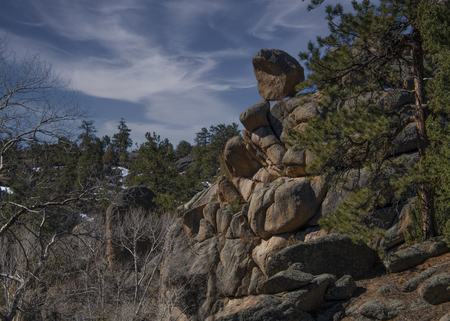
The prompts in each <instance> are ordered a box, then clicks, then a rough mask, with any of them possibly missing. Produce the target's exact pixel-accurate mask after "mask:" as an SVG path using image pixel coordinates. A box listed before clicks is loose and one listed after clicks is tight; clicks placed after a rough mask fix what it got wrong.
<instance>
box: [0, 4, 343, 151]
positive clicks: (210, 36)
mask: <svg viewBox="0 0 450 321" xmlns="http://www.w3.org/2000/svg"><path fill="white" fill-rule="evenodd" d="M328 3H329V4H335V3H336V2H335V0H331V1H329V2H328ZM307 5H308V1H305V2H303V1H301V0H253V1H250V0H244V1H242V0H220V1H214V0H209V1H208V0H185V1H183V0H174V1H172V0H158V1H154V0H95V1H93V0H89V1H85V0H0V8H1V10H0V36H7V37H8V41H9V48H10V49H12V50H14V51H15V52H16V53H17V54H18V55H23V54H25V53H26V52H27V51H28V52H32V53H35V52H38V53H40V55H41V57H42V58H43V59H45V60H46V61H48V62H50V63H51V64H52V67H53V69H54V70H55V71H56V72H57V73H59V74H60V77H61V78H63V79H64V80H66V81H70V85H71V87H72V88H73V89H74V90H76V91H78V92H79V94H80V97H81V99H82V102H83V104H84V105H85V106H87V107H89V109H90V113H91V118H92V119H93V120H94V121H95V124H94V125H95V126H96V128H97V130H98V133H97V135H98V136H99V137H101V136H103V135H110V136H112V135H113V134H114V133H116V132H117V125H118V122H119V120H120V118H121V117H123V118H125V120H126V122H127V125H128V127H129V128H130V129H131V130H132V132H131V134H132V139H133V141H134V142H138V143H142V142H143V141H144V139H145V138H144V134H145V133H146V132H156V134H158V135H160V136H161V137H162V138H168V139H169V140H170V141H171V142H172V143H173V144H174V145H176V144H177V143H178V141H180V140H187V141H189V142H193V139H194V137H195V133H196V132H199V131H200V129H201V128H202V127H209V126H210V125H218V124H220V123H225V124H231V123H232V122H237V123H239V115H240V114H241V112H242V111H244V110H245V109H247V108H248V107H250V106H251V105H253V104H255V103H257V102H258V101H260V100H261V99H262V98H261V97H260V96H259V94H258V90H257V87H256V79H255V76H254V73H253V67H252V63H251V60H252V57H253V56H254V55H255V54H256V53H257V52H258V51H259V50H260V49H262V48H269V49H270V48H276V49H281V50H284V51H286V52H287V53H289V54H290V55H292V56H293V57H295V58H298V53H299V52H300V51H305V50H306V46H307V43H308V41H309V40H314V39H315V37H316V36H317V35H320V34H322V35H324V34H326V32H327V26H326V21H325V19H324V18H325V14H324V8H319V9H318V10H315V11H313V12H308V11H307V9H306V7H307Z"/></svg>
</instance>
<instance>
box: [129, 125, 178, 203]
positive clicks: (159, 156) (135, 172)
mask: <svg viewBox="0 0 450 321" xmlns="http://www.w3.org/2000/svg"><path fill="white" fill-rule="evenodd" d="M145 138H146V139H147V141H146V142H145V143H143V144H142V145H141V146H140V148H139V150H138V155H137V158H136V160H135V161H134V162H133V163H132V164H131V172H130V174H129V175H130V180H129V184H130V185H145V186H147V187H148V188H150V189H151V190H152V191H153V192H154V193H155V194H156V203H157V204H158V206H159V208H160V209H164V210H165V209H172V208H174V207H176V206H178V205H181V203H182V202H184V201H187V197H186V196H187V195H186V192H185V191H184V190H182V189H181V188H180V186H179V185H180V182H181V178H180V175H179V174H178V169H177V166H176V165H175V160H176V153H175V151H174V150H173V146H172V144H171V143H170V142H169V140H168V139H167V138H166V139H163V140H162V139H161V137H160V136H159V135H156V134H155V133H153V135H151V134H150V133H146V134H145Z"/></svg>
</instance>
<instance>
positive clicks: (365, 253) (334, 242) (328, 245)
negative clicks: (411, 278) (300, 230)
mask: <svg viewBox="0 0 450 321" xmlns="http://www.w3.org/2000/svg"><path fill="white" fill-rule="evenodd" d="M297 262H300V263H303V265H304V269H303V271H304V272H306V273H312V274H314V275H318V274H323V273H332V274H334V275H336V276H337V277H342V276H344V275H346V274H349V275H351V276H352V277H353V278H355V279H357V278H361V277H363V276H364V275H365V274H366V273H367V272H369V271H370V270H371V269H372V268H373V267H374V265H375V264H376V263H377V262H378V254H377V253H376V251H374V250H373V249H371V248H369V247H368V246H367V245H366V244H363V243H357V244H355V243H353V242H352V240H351V239H350V237H349V236H347V235H342V234H328V235H325V236H322V237H319V238H316V239H313V240H311V241H308V242H303V243H299V244H296V245H292V246H290V247H287V248H285V249H283V250H282V251H280V252H278V253H276V254H275V255H273V256H272V258H271V259H270V260H269V262H268V265H267V275H268V276H269V277H271V276H273V275H275V274H276V273H278V272H280V271H283V270H286V269H287V268H288V267H289V266H290V265H291V264H293V263H297Z"/></svg>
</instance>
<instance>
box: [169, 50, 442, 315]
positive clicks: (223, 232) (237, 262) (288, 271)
mask: <svg viewBox="0 0 450 321" xmlns="http://www.w3.org/2000/svg"><path fill="white" fill-rule="evenodd" d="M253 66H254V70H255V75H256V78H257V80H258V90H259V92H260V94H261V96H262V97H263V98H264V99H265V100H263V101H260V102H258V103H256V104H255V105H253V106H251V107H250V108H248V109H247V110H245V111H244V112H242V114H241V115H240V121H241V123H242V124H243V126H244V128H245V129H244V130H243V132H242V137H241V136H236V137H234V138H232V139H231V140H229V141H228V143H227V144H226V146H225V150H224V158H225V162H226V166H227V169H228V172H229V174H230V176H229V178H226V177H225V176H223V177H221V178H219V179H218V182H217V187H216V198H215V199H214V200H213V198H214V197H211V195H210V193H209V192H208V193H209V194H208V193H204V194H202V195H200V196H198V197H197V198H196V199H195V202H190V204H189V206H184V207H183V212H184V213H183V215H182V219H181V221H182V223H183V225H184V229H185V231H186V232H187V234H188V235H189V236H190V237H191V238H193V240H195V241H196V244H195V245H194V246H192V247H191V250H190V251H188V252H189V253H186V259H184V261H183V262H184V263H185V264H186V267H185V268H186V270H187V271H194V270H197V269H198V268H199V267H200V266H201V271H202V272H201V273H202V275H203V280H205V282H206V280H208V281H207V282H208V286H206V284H204V285H203V288H205V289H206V288H207V290H206V291H207V293H205V295H204V298H203V301H201V302H199V303H198V304H199V305H201V306H202V307H201V309H200V310H199V311H200V312H198V313H197V314H195V313H192V314H189V313H186V315H185V317H186V318H187V319H189V318H190V319H191V320H197V319H201V320H259V319H264V320H314V318H312V317H311V316H310V315H308V314H307V313H308V312H311V311H315V312H314V315H315V316H317V319H316V320H339V319H340V318H342V317H343V316H352V317H355V318H357V319H361V320H362V319H364V318H366V317H367V318H372V319H383V320H388V319H392V318H395V317H397V316H398V315H400V314H402V313H405V312H404V311H405V310H406V309H407V306H406V303H404V302H403V301H401V300H396V299H391V298H385V299H383V298H376V299H374V300H369V301H365V302H360V303H359V305H358V306H353V307H352V308H346V306H344V305H343V303H342V302H344V301H345V300H347V301H345V302H348V300H350V298H351V297H352V295H354V293H356V292H358V287H357V285H356V283H355V280H356V282H359V280H361V279H362V278H365V277H367V276H370V275H373V274H374V273H375V272H374V271H385V269H387V270H388V271H390V272H397V271H404V270H407V269H410V268H412V267H414V266H417V265H418V264H420V263H422V262H423V261H425V260H426V259H429V258H431V257H435V256H439V255H442V254H443V253H446V252H447V251H448V249H449V248H448V247H447V246H446V244H445V240H443V239H435V240H430V241H428V242H425V243H422V244H419V245H417V246H412V247H405V246H404V245H403V246H402V247H404V248H403V249H400V250H397V248H398V247H399V246H400V245H401V244H402V243H403V242H404V232H405V231H407V230H408V229H409V228H410V225H411V220H410V218H409V216H408V212H409V209H410V208H412V206H413V205H412V204H413V203H414V199H413V198H409V199H408V198H405V199H404V201H403V203H401V204H398V206H396V207H389V208H381V209H377V211H375V212H374V213H373V214H372V216H371V217H370V219H372V220H373V221H374V222H376V224H377V225H378V226H379V227H381V228H382V229H384V230H386V231H387V234H388V235H389V236H390V237H389V238H386V239H381V240H375V241H374V244H372V245H373V247H374V246H375V245H381V246H383V247H384V249H385V250H386V251H388V255H387V256H386V258H385V260H384V262H381V261H380V259H379V256H378V255H377V253H376V252H375V251H374V249H373V248H371V247H369V246H368V245H365V244H355V243H353V242H352V241H351V240H350V238H349V237H348V236H345V235H338V234H327V233H326V232H324V231H322V230H321V229H320V226H319V224H318V219H319V218H320V217H323V216H327V215H332V214H333V212H334V210H335V209H336V208H337V206H338V205H339V203H340V202H342V200H343V199H345V198H346V197H348V195H349V194H348V191H346V190H345V189H340V190H339V189H338V190H335V189H330V188H329V178H328V177H326V176H308V177H306V167H307V166H308V164H310V163H311V162H312V161H313V160H314V155H313V154H312V153H311V152H310V151H308V150H300V151H297V150H293V149H290V148H289V147H288V146H287V145H286V139H287V135H286V130H287V128H288V127H291V128H295V129H297V130H298V131H300V132H302V131H304V129H305V128H306V126H308V125H307V122H308V121H309V120H310V119H312V118H314V117H316V116H319V117H320V116H323V115H324V113H325V112H326V110H325V107H324V106H322V105H321V101H322V99H323V98H324V97H322V95H321V93H320V92H315V93H309V94H302V95H301V96H299V97H292V98H289V99H286V100H283V99H284V98H285V97H290V96H293V95H295V94H296V92H295V85H296V84H297V83H298V82H299V81H301V80H303V78H304V76H303V69H302V68H301V67H300V65H299V64H298V62H297V61H296V60H295V59H294V58H292V57H290V56H289V55H287V54H286V53H284V52H282V51H280V50H266V49H263V50H261V51H260V52H259V53H258V54H257V55H256V56H255V57H254V58H253ZM388 91H389V93H388V94H386V95H383V96H382V97H379V100H378V103H379V104H381V105H389V106H396V107H401V106H403V105H405V104H408V103H410V102H411V99H412V97H411V96H410V95H409V93H408V92H407V91H406V90H403V89H400V90H388ZM269 100H277V102H276V103H274V104H273V105H272V106H270V103H269ZM349 104H351V102H349ZM416 139H417V132H416V129H415V126H413V125H410V126H407V127H406V128H405V129H404V130H403V131H402V132H401V133H400V134H399V135H398V136H397V138H396V146H397V150H396V151H395V152H394V154H393V155H397V154H399V153H406V152H409V153H410V154H409V155H408V159H409V160H414V158H415V157H416V156H415V154H414V152H415V150H416V149H417V147H416V146H417V143H416ZM411 152H412V153H411ZM370 179H371V178H370V174H369V173H367V172H365V171H364V170H363V171H358V172H357V173H356V171H355V172H354V173H350V177H349V181H348V183H347V185H346V187H347V188H353V187H355V186H363V185H364V184H366V183H367V182H368V181H369V180H370ZM385 193H386V194H388V193H389V191H386V192H385ZM208 195H209V196H208ZM386 199H389V195H386ZM234 200H236V201H237V202H238V204H240V207H241V209H240V210H238V211H236V208H235V207H233V208H232V206H231V205H230V204H231V202H232V201H234ZM391 249H392V250H391ZM192 253H200V254H201V255H200V254H199V255H198V256H196V255H193V254H192ZM205 264H206V265H205ZM377 269H378V270H377ZM380 269H381V270H380ZM436 270H438V268H437V267H436V268H435V269H434V270H433V271H429V272H427V273H425V274H423V275H422V274H421V276H420V277H417V279H414V280H415V281H413V278H412V279H411V281H410V282H411V283H414V284H413V285H409V286H406V285H405V287H406V288H407V289H408V291H415V292H414V293H415V295H416V296H420V297H421V299H420V300H421V301H420V302H422V303H420V304H419V303H417V304H416V305H414V309H416V308H417V309H420V308H419V306H420V307H422V306H426V305H427V304H428V305H430V304H439V303H441V302H446V301H448V300H449V299H450V297H449V294H448V282H449V281H448V280H449V277H448V273H447V274H445V273H440V274H437V275H436V276H435V277H432V276H433V275H434V272H435V271H436ZM441 270H442V269H441ZM431 272H433V273H431ZM167 273H169V274H170V271H168V272H167ZM211 280H212V281H211ZM389 292H390V289H387V290H386V291H384V292H383V291H381V292H380V293H389ZM346 304H347V303H346ZM347 305H348V304H347ZM196 318H197V319H196Z"/></svg>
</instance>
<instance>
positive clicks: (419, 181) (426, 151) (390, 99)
mask: <svg viewBox="0 0 450 321" xmlns="http://www.w3.org/2000/svg"><path fill="white" fill-rule="evenodd" d="M320 3H322V1H320V0H319V1H313V2H312V7H314V6H317V5H319V4H320ZM352 5H353V13H345V12H344V9H343V7H342V6H341V5H339V4H338V5H336V6H334V7H333V6H330V5H329V6H327V9H326V11H327V20H328V25H329V29H330V31H331V34H330V35H329V36H327V37H324V38H322V37H318V38H317V44H318V46H316V45H314V44H313V43H310V44H309V46H308V49H309V52H307V53H300V57H301V58H302V59H306V60H307V62H306V66H307V67H308V68H309V69H310V70H311V71H313V73H312V74H311V75H310V76H309V77H308V80H307V81H306V82H304V83H303V84H302V85H301V87H303V88H306V87H309V88H319V89H320V90H321V93H322V95H323V97H322V100H321V101H320V104H322V105H323V106H324V107H325V108H326V115H322V116H321V117H317V118H315V119H313V120H312V121H310V122H309V126H308V128H307V130H306V132H305V133H302V134H301V133H299V132H295V131H293V130H291V131H290V143H291V144H292V145H294V146H296V148H298V149H303V148H309V149H310V150H311V151H312V152H313V153H314V154H315V155H316V156H317V159H316V161H315V162H314V164H313V165H312V166H310V167H309V168H308V170H309V172H312V173H334V172H335V171H338V172H340V173H343V174H339V175H335V176H334V177H337V178H339V177H345V176H346V175H345V173H346V172H349V171H351V170H352V169H353V168H357V167H360V168H362V167H364V168H366V169H367V170H368V172H369V173H370V180H369V182H370V183H369V185H368V187H367V188H366V189H360V188H356V189H355V190H354V191H353V195H352V196H351V197H350V198H349V200H347V201H345V202H343V204H341V206H340V207H339V208H338V210H337V212H336V215H335V216H334V217H327V218H325V219H323V220H322V224H324V226H327V227H328V228H329V229H333V230H340V231H343V232H347V233H351V234H354V235H356V236H355V237H357V238H361V239H363V240H367V239H368V235H370V234H371V233H373V234H377V233H378V232H377V231H376V230H373V229H372V227H371V226H370V224H369V225H367V224H362V223H363V222H364V217H367V215H368V213H370V212H371V211H373V210H374V209H375V208H376V206H375V207H374V204H372V201H371V200H373V195H381V194H380V193H381V191H382V189H384V188H386V187H385V186H383V185H377V182H379V180H378V179H377V177H379V176H380V175H381V176H386V175H385V173H386V171H387V172H389V175H388V176H390V178H391V180H390V182H389V184H388V186H389V188H391V189H392V190H393V191H394V192H395V194H396V195H397V197H398V200H400V199H401V197H402V193H404V192H405V190H406V189H407V188H411V187H414V188H415V189H416V190H417V191H418V193H419V200H420V201H419V202H418V203H419V204H420V207H421V217H422V219H423V222H422V228H423V231H424V232H423V234H422V235H423V238H429V237H431V236H434V235H436V234H437V233H438V231H437V228H436V223H435V214H434V202H435V199H434V195H435V190H434V186H437V185H434V184H433V183H434V182H433V178H434V180H436V178H437V177H438V176H437V175H436V173H435V174H432V173H431V172H430V171H433V170H435V171H437V172H439V170H440V169H439V168H440V167H441V164H443V163H446V162H448V158H447V159H446V160H443V158H442V157H443V155H444V154H443V153H442V151H441V152H440V155H441V156H439V157H438V158H436V157H435V156H436V155H437V154H436V153H437V151H438V150H439V149H442V148H447V147H446V146H448V145H447V144H445V143H444V141H445V140H446V139H447V138H445V137H446V135H442V134H443V133H442V131H443V129H442V127H445V126H442V124H444V123H447V122H448V120H449V117H448V113H447V112H437V109H432V110H431V111H432V112H431V113H430V108H429V107H430V106H435V105H434V104H435V101H436V98H437V101H439V99H440V98H438V97H443V96H444V97H445V96H447V97H448V89H447V88H444V87H443V86H444V83H441V85H440V86H438V87H439V88H442V89H443V90H442V91H441V92H439V93H438V91H437V88H436V87H434V88H433V87H431V88H429V90H428V93H429V94H428V97H427V96H426V95H425V94H426V91H425V89H424V81H423V79H425V78H432V77H433V76H434V74H435V73H436V68H435V63H436V55H435V54H434V55H430V54H428V53H429V52H430V51H425V50H424V47H423V43H425V45H427V46H428V48H429V49H433V50H434V52H438V53H439V54H441V53H442V54H444V52H443V51H442V50H443V48H442V44H443V43H446V44H447V45H448V40H447V42H445V40H444V39H448V28H446V27H445V28H440V27H441V24H440V23H439V21H438V19H441V18H442V19H444V20H445V19H446V18H445V17H448V14H447V13H448V11H449V7H448V6H447V5H438V2H437V1H433V2H431V3H430V2H429V1H422V0H412V1H402V0H383V1H381V3H380V5H379V6H375V5H374V4H372V3H370V1H368V0H364V1H362V2H361V3H359V2H356V1H353V2H352ZM443 25H444V26H448V22H447V21H446V22H445V23H444V24H443ZM419 28H422V29H419ZM421 30H423V32H424V33H425V32H427V33H428V34H427V36H430V38H428V37H424V36H423V35H422V33H421ZM430 39H434V40H433V41H434V43H439V45H433V46H432V45H431V44H430V43H431V42H432V41H431V40H430ZM427 54H428V55H427ZM442 57H443V56H441V58H440V61H441V62H442ZM441 70H442V69H441ZM440 73H441V72H440ZM438 75H439V73H438ZM408 76H409V77H414V79H415V82H414V88H413V90H412V91H410V95H413V98H414V99H415V104H395V103H394V101H395V98H396V97H400V96H401V95H405V89H403V86H404V85H403V82H404V80H405V78H406V77H408ZM436 81H439V76H438V77H436V79H435V80H433V81H432V82H431V83H435V82H436ZM447 84H448V83H447ZM433 93H434V94H433ZM437 96H438V97H437ZM428 98H431V99H432V102H431V103H430V104H429V105H428V104H427V99H428ZM446 106H448V104H447V105H446ZM444 109H445V108H444ZM437 115H439V117H438V119H436V118H435V117H436V116H437ZM410 123H415V124H416V127H417V129H418V147H419V155H420V161H419V163H418V164H417V165H411V164H409V163H408V164H405V159H404V158H398V157H393V156H396V152H395V151H396V149H397V147H398V146H396V145H395V143H394V138H395V137H396V136H397V135H398V134H399V133H400V132H401V131H402V130H403V129H404V128H405V127H406V126H407V125H408V124H410ZM430 126H431V127H430ZM432 127H433V128H432ZM435 130H437V131H439V132H440V134H439V135H438V136H435V135H434V133H433V132H434V131H435ZM437 146H439V147H437ZM436 148H437V149H436ZM433 149H434V150H433ZM433 155H435V156H433ZM447 155H448V154H447ZM433 159H434V160H433ZM438 159H439V162H436V160H438ZM430 162H431V163H434V165H432V164H431V163H430ZM426 172H430V173H428V174H427V173H426ZM401 177H405V178H404V179H400V178H401ZM336 181H339V180H336ZM382 181H384V182H385V180H382ZM439 193H440V192H438V191H436V195H439ZM443 194H444V193H443ZM447 195H448V194H447ZM436 201H438V200H436ZM392 202H393V203H395V202H396V200H393V201H392ZM438 202H439V201H438ZM385 205H388V204H384V205H383V206H385Z"/></svg>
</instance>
